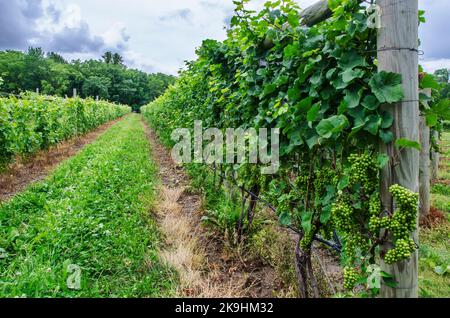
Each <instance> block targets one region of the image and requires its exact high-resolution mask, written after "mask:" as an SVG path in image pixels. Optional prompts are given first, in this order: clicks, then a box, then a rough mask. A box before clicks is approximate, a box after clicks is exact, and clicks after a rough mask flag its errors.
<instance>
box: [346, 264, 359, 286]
mask: <svg viewBox="0 0 450 318" xmlns="http://www.w3.org/2000/svg"><path fill="white" fill-rule="evenodd" d="M357 282H358V272H357V271H356V270H355V269H354V268H351V267H345V268H344V287H345V289H347V290H352V289H353V288H354V287H355V285H356V283H357Z"/></svg>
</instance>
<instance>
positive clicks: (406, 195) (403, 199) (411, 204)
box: [389, 184, 419, 236]
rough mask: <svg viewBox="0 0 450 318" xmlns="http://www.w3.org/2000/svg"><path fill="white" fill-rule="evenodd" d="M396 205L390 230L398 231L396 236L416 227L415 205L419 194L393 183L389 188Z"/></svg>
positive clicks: (416, 205)
mask: <svg viewBox="0 0 450 318" xmlns="http://www.w3.org/2000/svg"><path fill="white" fill-rule="evenodd" d="M389 191H390V192H391V194H392V196H393V197H394V199H395V201H396V202H397V205H398V210H397V211H396V212H395V214H394V217H393V222H392V223H394V224H392V226H394V227H393V228H392V229H391V230H392V231H396V232H397V233H399V235H398V236H402V235H405V234H407V232H412V231H414V230H415V229H416V227H417V207H418V203H419V195H418V194H417V193H414V192H412V191H410V190H408V189H405V188H403V187H401V186H399V185H397V184H396V185H393V186H391V188H390V189H389Z"/></svg>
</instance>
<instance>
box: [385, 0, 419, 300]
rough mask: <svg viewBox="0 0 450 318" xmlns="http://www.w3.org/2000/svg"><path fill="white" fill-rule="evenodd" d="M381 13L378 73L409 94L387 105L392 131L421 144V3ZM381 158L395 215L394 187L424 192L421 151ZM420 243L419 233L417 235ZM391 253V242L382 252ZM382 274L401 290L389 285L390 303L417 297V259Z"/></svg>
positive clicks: (410, 1)
mask: <svg viewBox="0 0 450 318" xmlns="http://www.w3.org/2000/svg"><path fill="white" fill-rule="evenodd" d="M377 4H378V5H379V6H380V7H381V12H382V17H381V29H380V30H379V32H378V66H379V71H387V72H395V73H399V74H401V75H402V79H403V88H404V92H405V96H404V101H403V102H401V103H398V104H395V105H385V106H383V108H384V110H386V111H388V112H390V113H391V114H392V116H393V118H394V120H395V123H394V126H393V127H392V128H391V131H392V133H393V134H394V138H395V139H399V138H406V139H409V140H412V141H416V142H420V140H419V117H420V113H419V102H418V100H419V71H418V69H419V67H418V63H419V61H418V60H419V58H418V45H419V41H418V37H419V35H418V28H419V21H418V16H419V15H418V0H378V1H377ZM381 150H382V152H384V153H386V154H388V156H389V157H390V163H389V165H387V166H386V168H385V169H384V170H383V171H382V181H381V197H382V203H383V207H384V209H386V210H388V211H394V210H395V208H396V206H395V202H393V200H392V196H391V195H390V193H389V187H390V186H391V185H393V184H399V185H401V186H403V187H405V188H408V189H410V190H412V191H413V192H416V193H418V192H419V151H418V150H415V149H411V148H406V149H399V148H398V147H396V146H395V144H394V143H390V144H388V145H384V144H382V145H381ZM413 238H414V240H415V242H416V243H418V233H414V234H413ZM391 247H392V242H391V241H388V242H386V243H385V244H384V245H383V247H382V250H383V251H384V252H385V251H386V250H388V249H390V248H391ZM382 269H383V270H384V271H385V272H387V273H389V274H391V275H393V276H394V279H395V281H396V282H397V284H396V287H393V288H392V287H389V286H387V285H385V284H383V285H382V288H381V296H382V297H385V298H414V297H418V286H417V284H418V276H417V272H418V253H417V252H415V253H413V254H412V256H411V258H410V259H409V260H406V261H402V262H398V263H395V264H392V265H388V264H385V263H384V262H382Z"/></svg>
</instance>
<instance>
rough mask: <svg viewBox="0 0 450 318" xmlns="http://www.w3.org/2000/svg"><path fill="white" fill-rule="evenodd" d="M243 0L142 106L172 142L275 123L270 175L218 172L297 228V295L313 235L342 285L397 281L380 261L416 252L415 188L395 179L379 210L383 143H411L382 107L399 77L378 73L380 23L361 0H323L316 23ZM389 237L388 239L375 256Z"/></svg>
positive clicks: (283, 7) (284, 5)
mask: <svg viewBox="0 0 450 318" xmlns="http://www.w3.org/2000/svg"><path fill="white" fill-rule="evenodd" d="M247 2H248V1H245V0H239V1H234V3H235V5H236V11H235V16H234V17H233V18H232V21H231V28H230V29H229V31H228V37H227V39H226V40H225V41H223V42H218V41H214V40H207V41H204V43H203V45H202V46H201V47H200V48H199V49H198V50H197V54H198V59H197V60H196V61H194V62H190V63H188V64H187V69H186V70H185V71H183V72H182V73H181V75H180V78H179V80H178V82H177V84H176V85H174V86H172V87H171V88H169V89H168V91H167V92H166V93H165V95H163V96H162V97H160V98H159V99H157V100H156V101H155V102H153V103H151V104H150V105H148V106H146V107H144V108H143V110H142V111H143V113H144V116H145V117H146V118H147V119H148V120H149V122H150V123H151V124H152V126H153V127H154V128H155V129H156V130H157V131H158V133H159V134H160V136H161V137H162V139H163V140H165V141H167V142H168V143H172V144H173V141H171V140H170V133H171V132H172V131H173V129H175V128H180V127H183V128H193V127H194V121H196V120H201V121H203V126H204V127H217V128H219V129H222V130H225V129H226V128H243V129H248V128H250V127H252V128H256V129H259V128H280V131H281V136H280V162H281V168H280V170H279V171H278V173H277V174H274V175H262V174H261V173H260V167H258V166H257V165H251V164H248V163H243V164H240V165H226V164H224V165H222V169H223V171H224V173H225V174H226V175H228V176H230V177H231V176H232V177H233V178H234V179H236V180H237V181H238V182H239V184H240V185H241V186H243V187H245V188H246V189H251V192H252V193H253V194H254V195H256V196H258V197H260V198H263V199H264V200H266V201H268V202H270V204H272V205H273V206H275V207H276V210H277V213H278V217H279V221H280V223H281V225H283V226H286V227H289V228H291V229H294V230H295V231H296V232H297V233H298V234H299V242H298V247H297V253H296V256H297V257H296V259H297V270H298V273H297V274H298V278H299V283H300V285H301V286H300V294H301V296H303V297H307V296H308V288H306V287H305V286H306V285H307V282H308V281H309V282H312V283H313V285H314V277H313V274H311V272H312V271H311V268H310V266H311V260H310V259H311V249H312V244H313V239H314V238H315V237H317V236H318V235H320V237H323V238H325V239H330V240H331V239H332V238H333V237H335V236H336V234H337V235H338V236H339V237H340V238H341V241H342V242H341V243H342V253H341V262H342V264H343V266H344V279H345V282H344V285H345V287H346V288H347V289H348V290H353V289H354V288H355V287H356V286H357V285H361V286H363V287H364V288H365V289H367V290H368V291H369V292H370V294H373V295H375V294H377V293H378V292H379V290H380V284H379V281H380V280H383V279H384V281H385V283H386V284H390V283H392V278H391V276H390V275H389V273H384V272H382V271H381V269H380V267H379V264H380V259H384V261H385V262H387V263H394V262H398V261H401V260H404V259H408V258H409V257H410V256H411V254H412V253H414V252H415V251H416V249H417V242H414V241H413V240H412V235H411V234H412V233H413V232H414V231H415V230H416V217H417V205H418V195H417V194H416V193H412V192H411V191H409V190H407V189H405V188H403V187H401V186H400V185H394V186H392V187H391V189H390V192H391V194H392V196H393V198H394V199H395V200H396V202H397V206H398V210H396V211H383V210H382V208H381V202H380V191H379V190H380V186H379V184H380V170H381V169H382V168H383V167H384V166H385V165H386V164H387V163H388V157H387V156H386V155H385V154H382V153H380V152H379V145H380V143H386V144H388V143H393V142H395V143H396V144H397V145H398V146H399V147H416V146H417V145H415V144H414V143H412V142H410V141H408V140H394V136H393V134H392V133H391V131H390V128H391V126H392V125H393V122H394V118H392V116H391V115H390V114H389V113H388V112H384V111H382V109H381V105H385V104H393V103H397V102H400V101H401V100H402V99H403V97H404V94H403V89H402V84H401V83H402V78H401V76H400V75H398V74H394V73H387V72H378V71H377V60H376V58H377V47H376V30H374V29H370V28H368V26H367V17H368V15H367V13H366V11H365V7H364V6H362V5H360V1H356V0H343V1H329V7H330V9H332V11H333V15H332V17H331V18H329V19H327V20H326V21H324V22H321V23H319V24H317V25H315V26H312V27H304V26H302V25H301V24H300V15H299V12H300V9H299V8H298V6H297V4H295V2H294V1H290V0H284V1H276V2H267V3H266V4H265V7H264V9H263V10H262V11H260V12H253V11H249V10H247V9H246V3H247ZM428 111H429V113H430V118H431V117H432V116H435V114H434V113H433V112H432V110H430V109H429V110H428ZM431 113H433V114H431ZM433 118H434V117H433ZM253 208H254V206H253V207H252V208H250V209H249V213H248V216H247V219H246V220H245V222H247V223H251V222H252V219H253V217H252V213H253V212H254V211H251V210H252V209H253ZM382 233H383V235H382ZM388 236H393V237H394V245H393V247H392V249H390V250H389V251H388V252H387V253H386V254H383V255H380V254H381V253H380V246H381V244H383V242H384V240H385V239H386V238H387V237H388ZM302 286H303V287H302Z"/></svg>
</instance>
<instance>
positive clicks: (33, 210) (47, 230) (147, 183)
mask: <svg viewBox="0 0 450 318" xmlns="http://www.w3.org/2000/svg"><path fill="white" fill-rule="evenodd" d="M148 149H149V143H148V141H147V139H146V137H145V134H144V129H143V127H142V125H141V123H140V119H139V116H137V115H132V116H129V117H127V118H125V119H124V120H123V121H121V122H119V123H118V124H116V125H114V126H113V127H112V128H110V129H109V130H108V131H107V132H106V133H105V134H103V135H102V136H101V137H100V138H99V139H98V140H97V141H96V142H94V143H93V144H91V145H89V146H87V147H86V148H85V149H84V150H83V151H82V152H81V153H79V154H78V155H77V156H75V157H73V158H72V159H70V160H68V161H66V162H64V163H63V164H62V165H61V166H60V167H59V168H58V169H57V170H56V171H55V172H54V173H53V174H52V175H51V176H49V177H48V178H47V179H46V180H44V181H43V182H41V183H38V184H35V185H33V186H32V187H31V188H29V189H28V190H27V191H26V192H24V193H22V194H20V195H18V196H16V197H15V198H13V199H12V201H10V202H8V203H5V204H4V205H2V206H0V297H15V296H19V297H20V296H26V297H160V296H167V295H171V293H172V291H173V284H174V274H173V272H172V271H171V270H170V269H169V268H167V267H166V266H164V265H162V264H161V263H160V261H159V260H158V257H157V249H158V244H159V243H158V242H160V237H159V234H158V231H157V228H156V225H155V222H154V221H153V220H152V219H151V218H150V217H149V210H150V207H151V205H152V203H153V197H154V193H155V183H156V180H155V179H156V177H155V175H156V169H155V166H154V165H153V164H152V163H151V161H150V154H149V150H148ZM70 265H76V266H70ZM78 267H79V268H80V269H81V275H80V277H81V286H80V288H79V289H69V288H68V284H67V282H68V280H69V282H71V283H72V284H70V286H71V287H72V288H74V287H75V288H76V287H77V286H76V285H77V284H76V278H77V276H78V275H77V274H78V273H79V272H78ZM74 282H75V284H73V283H74Z"/></svg>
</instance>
